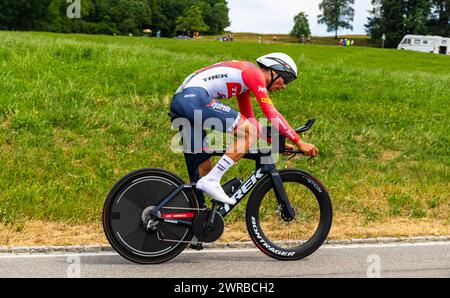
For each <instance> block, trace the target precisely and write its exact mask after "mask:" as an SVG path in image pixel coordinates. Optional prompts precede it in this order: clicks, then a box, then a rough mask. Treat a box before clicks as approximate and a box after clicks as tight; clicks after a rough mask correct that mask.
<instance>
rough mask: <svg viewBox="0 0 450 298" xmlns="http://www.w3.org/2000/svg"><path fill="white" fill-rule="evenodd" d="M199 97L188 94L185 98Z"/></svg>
mask: <svg viewBox="0 0 450 298" xmlns="http://www.w3.org/2000/svg"><path fill="white" fill-rule="evenodd" d="M196 96H197V95H195V94H186V95H185V96H184V98H193V97H196Z"/></svg>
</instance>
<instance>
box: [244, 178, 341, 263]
mask: <svg viewBox="0 0 450 298" xmlns="http://www.w3.org/2000/svg"><path fill="white" fill-rule="evenodd" d="M279 174H280V176H281V179H282V182H283V186H285V185H286V184H288V183H294V185H296V186H298V187H300V189H301V191H302V192H305V193H310V195H309V197H310V198H311V199H310V201H314V200H315V201H316V202H317V204H318V206H317V210H318V211H317V212H320V214H319V215H318V216H316V217H317V221H318V224H317V227H316V228H315V229H314V232H313V234H312V235H311V236H309V237H308V238H307V239H296V240H294V241H292V243H293V244H294V245H295V246H293V247H285V246H286V245H285V244H283V242H285V243H291V242H289V241H288V242H286V241H285V240H282V239H278V240H279V241H276V240H277V239H273V238H274V237H273V236H272V235H270V234H274V233H275V231H274V230H273V228H272V227H271V228H268V227H265V228H264V227H262V224H261V221H262V218H263V217H268V218H270V220H273V219H274V218H275V216H278V217H279V218H278V220H279V221H280V222H283V220H282V218H281V216H280V214H277V215H269V216H266V215H262V214H260V213H261V212H262V208H263V207H261V206H262V204H263V203H264V202H265V201H264V200H266V201H268V200H271V201H274V202H272V203H271V204H272V206H270V207H268V208H267V209H269V211H268V212H266V211H264V212H266V213H267V214H271V212H275V213H276V211H275V210H272V211H270V209H271V208H272V207H273V206H274V204H278V202H277V200H276V198H275V196H274V195H270V194H271V190H272V189H273V183H272V180H271V177H270V176H269V175H267V176H266V177H264V178H263V179H262V180H261V181H260V182H259V183H258V184H257V185H256V186H255V189H254V191H253V192H252V194H251V196H250V198H249V201H248V203H247V208H246V224H247V230H248V232H249V234H250V237H251V239H252V241H253V242H254V244H255V245H256V246H257V247H258V248H259V249H260V250H261V251H262V252H263V253H264V254H266V255H268V256H270V257H272V258H275V259H278V260H284V261H289V260H291V261H293V260H300V259H303V258H305V257H307V256H309V255H311V254H312V253H314V252H315V251H316V250H317V249H319V247H320V246H321V245H322V244H323V242H324V241H325V240H326V238H327V236H328V233H329V231H330V229H331V225H332V219H333V210H332V203H331V199H330V196H329V194H328V192H327V190H326V189H325V187H324V186H323V184H322V183H321V182H320V181H319V180H318V179H316V178H314V177H313V176H311V175H310V174H308V173H306V172H304V171H301V170H296V169H286V170H281V171H279ZM285 187H286V186H285ZM270 196H272V197H271V198H269V197H270ZM290 197H293V195H292V194H291V193H289V192H288V198H289V201H290V203H291V205H292V207H293V208H294V210H296V213H297V215H296V218H295V219H294V223H295V222H296V221H298V222H300V221H305V222H306V220H303V219H299V217H300V214H306V213H307V210H302V209H301V208H300V207H299V206H296V205H295V204H294V202H293V201H292V198H290ZM271 204H268V205H271ZM277 206H278V205H277ZM304 209H306V208H304ZM299 211H301V212H299ZM266 213H265V214H266ZM305 218H307V216H305ZM289 224H292V223H289ZM283 233H286V231H281V234H283ZM271 238H272V239H271ZM292 243H291V244H292Z"/></svg>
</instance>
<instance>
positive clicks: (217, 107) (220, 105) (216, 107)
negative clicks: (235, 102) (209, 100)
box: [211, 102, 231, 113]
mask: <svg viewBox="0 0 450 298" xmlns="http://www.w3.org/2000/svg"><path fill="white" fill-rule="evenodd" d="M211 109H213V110H218V111H224V112H227V113H228V112H229V111H231V107H229V106H226V105H224V104H223V103H220V102H215V103H213V104H212V105H211Z"/></svg>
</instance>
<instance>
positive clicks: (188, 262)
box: [0, 242, 450, 278]
mask: <svg viewBox="0 0 450 298" xmlns="http://www.w3.org/2000/svg"><path fill="white" fill-rule="evenodd" d="M0 277H63V278H64V277H159V278H161V277H162V278H164V277H171V278H188V277H193V278H204V277H218V278H222V277H251V278H261V277H267V278H271V277H361V278H366V277H447V278H449V277H450V242H427V243H413V244H401V243H396V244H361V245H326V246H323V247H322V248H321V249H319V250H318V251H317V252H316V253H314V254H313V255H311V256H309V257H308V258H306V259H303V260H300V261H295V262H281V261H277V260H274V259H271V258H269V257H267V256H265V255H264V254H262V253H261V252H260V251H258V250H256V249H240V250H237V249H221V250H219V249H208V250H203V251H200V252H197V251H193V250H186V251H185V252H183V253H182V254H180V255H179V256H177V257H176V258H175V259H173V260H171V261H169V262H167V263H164V264H159V265H147V266H144V265H137V264H133V263H130V262H128V261H127V260H125V259H123V258H122V257H120V256H119V255H117V254H115V253H112V252H111V253H106V252H103V253H90V254H89V253H82V254H0Z"/></svg>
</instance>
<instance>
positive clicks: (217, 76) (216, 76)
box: [203, 74, 228, 82]
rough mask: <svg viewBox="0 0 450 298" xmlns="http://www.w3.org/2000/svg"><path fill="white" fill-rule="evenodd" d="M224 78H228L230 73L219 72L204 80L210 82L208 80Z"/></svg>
mask: <svg viewBox="0 0 450 298" xmlns="http://www.w3.org/2000/svg"><path fill="white" fill-rule="evenodd" d="M223 78H228V74H218V75H215V76H211V77H209V78H204V79H203V81H205V82H208V81H212V80H217V79H223Z"/></svg>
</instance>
